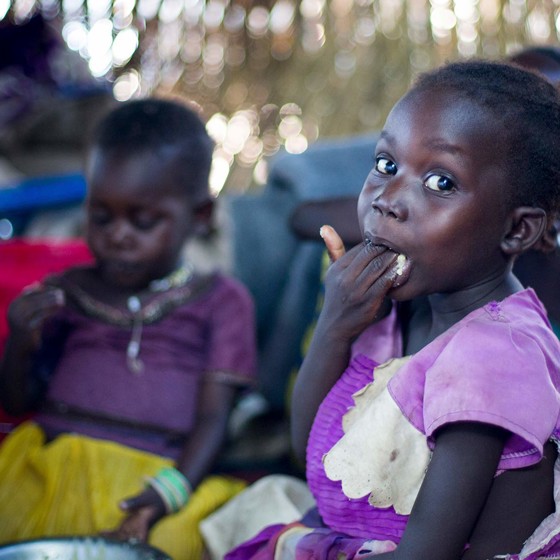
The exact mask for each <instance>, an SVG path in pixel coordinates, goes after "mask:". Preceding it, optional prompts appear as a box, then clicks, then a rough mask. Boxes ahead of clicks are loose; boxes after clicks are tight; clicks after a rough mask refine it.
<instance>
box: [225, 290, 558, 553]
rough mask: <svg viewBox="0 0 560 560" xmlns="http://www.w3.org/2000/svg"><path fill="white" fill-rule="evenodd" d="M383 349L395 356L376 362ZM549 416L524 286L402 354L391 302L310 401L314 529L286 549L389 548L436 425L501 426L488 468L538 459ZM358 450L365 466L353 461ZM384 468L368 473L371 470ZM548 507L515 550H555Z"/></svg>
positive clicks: (254, 544)
mask: <svg viewBox="0 0 560 560" xmlns="http://www.w3.org/2000/svg"><path fill="white" fill-rule="evenodd" d="M390 358H397V359H396V360H392V362H391V361H390V362H388V363H387V364H386V365H383V366H378V364H383V363H384V362H386V360H388V359H390ZM391 364H392V365H391ZM389 370H393V371H389ZM387 372H389V373H387ZM368 405H369V406H368ZM379 411H380V412H379ZM376 414H377V416H375V415H376ZM559 416H560V343H559V341H558V339H557V338H556V336H555V335H554V333H553V331H552V330H551V328H550V324H549V322H548V319H547V318H546V312H545V310H544V308H543V306H542V304H541V303H540V301H539V300H538V298H537V297H536V295H535V293H534V292H533V290H531V289H527V290H524V291H522V292H519V293H517V294H514V295H512V296H510V297H508V298H506V299H505V300H504V301H502V302H499V303H498V302H493V303H490V304H487V305H485V306H484V307H482V308H480V309H478V310H476V311H474V312H472V313H470V314H469V315H468V316H467V317H465V318H464V319H463V320H462V321H460V322H459V323H457V324H456V325H454V326H453V327H452V328H451V329H449V330H448V331H446V332H445V333H443V334H442V335H440V336H439V337H438V338H437V339H436V340H434V341H433V342H432V343H431V344H429V345H428V346H426V347H425V348H423V349H422V350H420V351H419V352H418V353H417V354H415V355H414V356H412V357H408V358H405V357H402V345H401V343H400V331H399V328H398V324H397V316H396V311H395V310H393V311H392V313H391V315H390V316H389V317H387V318H386V319H385V320H383V321H382V322H381V323H378V324H377V325H373V326H372V327H370V329H368V330H367V331H365V332H364V333H363V334H362V336H361V337H360V338H359V339H358V340H357V342H356V343H355V345H354V347H353V353H352V360H351V362H350V365H349V367H348V368H347V370H346V371H345V372H344V373H343V375H342V376H341V378H340V379H339V381H338V382H337V383H336V384H335V386H334V387H333V388H332V389H331V391H330V392H329V394H328V395H327V397H326V398H325V400H324V401H323V403H322V404H321V406H320V408H319V410H318V413H317V416H316V418H315V421H314V424H313V427H312V430H311V433H310V437H309V443H308V448H307V480H308V484H309V488H310V490H311V492H312V494H313V495H314V497H315V499H316V502H317V509H318V514H319V520H317V518H316V519H315V520H314V523H313V524H311V523H307V524H308V525H312V526H315V527H318V528H317V529H316V530H314V531H313V532H311V533H309V534H307V535H305V536H304V537H302V538H301V540H300V541H299V543H298V545H297V548H296V551H297V552H296V555H295V558H297V559H298V560H300V559H311V558H314V559H315V558H325V559H327V558H328V559H330V558H337V559H344V558H353V557H354V556H355V555H356V554H358V552H359V551H360V549H362V548H363V547H364V546H365V548H368V549H370V550H371V549H372V546H371V545H372V541H377V542H381V543H385V545H386V546H385V548H383V547H381V548H380V549H379V551H380V552H383V551H385V550H390V549H391V548H394V546H395V545H396V544H397V543H398V542H399V540H400V538H401V536H402V534H403V532H404V529H405V526H406V523H407V519H408V514H409V512H410V509H411V505H412V503H413V502H414V498H415V496H416V493H417V491H418V489H419V486H420V484H421V482H422V476H423V475H421V476H416V474H415V473H422V472H423V471H424V470H425V468H426V467H427V465H428V463H429V459H430V452H431V447H432V445H433V439H432V436H433V434H434V432H435V430H437V429H438V428H439V427H441V426H443V425H445V424H447V423H451V422H456V421H480V422H485V423H489V424H493V425H496V426H500V427H503V428H505V429H506V430H508V431H510V432H511V436H510V438H509V439H508V441H507V443H506V446H505V448H504V452H503V454H502V457H501V460H500V463H499V466H498V472H497V473H496V474H497V475H499V473H500V472H502V471H503V470H507V469H515V468H521V467H525V466H528V465H531V464H534V463H536V462H538V461H539V460H540V459H541V458H542V452H543V445H544V444H545V443H546V442H547V441H548V440H550V439H556V438H558V436H559V435H560V421H559ZM385 424H386V425H385ZM386 429H392V430H393V433H395V430H398V433H399V438H394V437H389V438H387V437H383V436H384V435H386V434H385V433H384V431H385V430H386ZM405 432H406V434H405V436H404V437H405V439H404V440H403V439H402V437H403V435H402V434H403V433H405ZM361 435H364V437H362V438H361V439H360V436H361ZM397 441H404V443H402V444H401V445H400V447H399V445H398V444H396V443H395V442H397ZM371 446H373V447H371ZM375 446H377V447H375ZM365 449H367V451H364V450H365ZM368 451H369V453H368ZM407 451H409V452H408V453H407ZM384 453H385V454H386V456H385V455H383V454H384ZM353 454H354V456H353ZM369 456H374V457H375V459H376V460H375V467H371V468H366V469H364V468H363V463H364V459H363V457H369ZM380 457H381V458H380ZM395 457H399V460H398V461H395V462H394V463H392V461H393V460H394V458H395ZM401 457H402V459H401ZM399 461H401V462H399ZM386 467H387V469H386V470H385V471H384V472H383V473H382V474H383V476H381V477H379V480H376V478H375V475H376V473H375V472H374V469H375V468H377V469H385V468H386ZM556 468H557V470H558V472H557V473H556V477H555V481H556V484H555V485H556V486H557V491H558V489H560V474H559V473H560V467H558V465H557V467H556ZM364 470H365V472H366V474H365V475H364ZM372 473H373V475H372ZM411 473H412V475H411ZM372 479H373V481H372ZM387 479H389V482H387ZM372 504H373V505H372ZM556 509H557V511H558V512H559V513H558V514H556V513H555V514H553V515H552V516H550V518H547V519H546V520H545V521H543V523H542V524H541V526H540V527H539V528H538V529H537V530H536V531H535V534H534V535H533V536H532V537H531V538H530V539H529V540H528V541H527V543H526V545H525V546H524V549H523V551H522V552H521V553H520V555H519V556H518V557H519V558H531V559H533V558H539V557H541V555H542V554H544V552H545V551H546V553H547V554H557V555H558V556H550V557H552V558H555V557H558V558H560V546H559V545H556V544H555V542H556V540H557V539H559V538H560V537H559V535H560V504H558V505H557V508H556ZM306 521H307V520H304V524H305V522H306ZM282 530H283V528H282V527H280V526H277V527H276V528H275V529H274V530H271V529H268V530H265V531H264V532H263V533H262V535H261V536H260V537H259V536H257V537H255V539H253V540H252V541H250V542H249V543H246V544H245V545H241V546H240V547H238V548H237V549H235V550H234V551H232V552H231V553H230V554H229V555H227V556H226V558H227V560H240V559H246V558H255V559H257V558H258V559H267V558H273V556H267V555H266V554H265V550H267V551H269V552H270V551H271V549H273V548H274V547H273V546H271V543H274V542H275V539H276V535H277V534H278V533H279V532H281V531H282ZM259 538H260V541H259ZM365 543H367V544H365ZM515 558H517V556H516V557H515ZM547 558H548V556H547Z"/></svg>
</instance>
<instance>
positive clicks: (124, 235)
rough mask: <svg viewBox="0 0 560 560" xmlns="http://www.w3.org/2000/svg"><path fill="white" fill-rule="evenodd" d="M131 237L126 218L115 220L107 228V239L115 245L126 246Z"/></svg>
mask: <svg viewBox="0 0 560 560" xmlns="http://www.w3.org/2000/svg"><path fill="white" fill-rule="evenodd" d="M131 239H132V228H131V226H130V224H129V223H128V221H127V220H115V221H114V223H113V224H112V227H111V228H110V230H109V240H110V242H111V243H112V244H113V245H115V246H126V245H128V244H130V241H131Z"/></svg>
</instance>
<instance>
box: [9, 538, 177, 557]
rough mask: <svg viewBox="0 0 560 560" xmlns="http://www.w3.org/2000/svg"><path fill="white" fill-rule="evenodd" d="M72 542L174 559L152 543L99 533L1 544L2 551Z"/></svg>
mask: <svg viewBox="0 0 560 560" xmlns="http://www.w3.org/2000/svg"><path fill="white" fill-rule="evenodd" d="M72 542H84V543H85V542H94V543H95V542H103V543H106V544H108V545H111V546H116V547H130V548H132V549H136V550H138V551H139V552H146V553H149V554H150V555H151V556H150V557H151V558H153V560H172V558H171V556H169V555H168V554H166V553H165V552H163V551H162V550H160V549H159V548H156V547H154V546H152V545H150V544H147V543H144V542H141V541H139V540H136V539H129V540H127V541H121V540H118V539H112V538H109V537H102V536H99V535H61V536H57V537H37V538H34V539H25V540H19V541H12V542H9V543H4V544H2V545H0V552H1V551H6V550H8V549H10V548H14V549H19V548H23V547H24V546H25V545H27V544H39V543H44V544H49V543H58V544H70V543H72Z"/></svg>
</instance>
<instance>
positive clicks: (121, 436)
mask: <svg viewBox="0 0 560 560" xmlns="http://www.w3.org/2000/svg"><path fill="white" fill-rule="evenodd" d="M174 290H181V288H177V289H171V290H169V291H168V292H166V293H164V294H159V295H157V296H155V298H156V299H157V298H160V299H161V302H160V303H161V309H165V313H162V316H161V317H160V318H158V319H157V320H155V321H153V322H150V323H148V324H144V325H143V327H142V337H141V346H140V358H141V359H142V361H143V363H144V370H143V371H142V372H141V373H138V374H137V373H134V372H132V371H131V370H130V369H129V367H128V366H127V360H126V350H127V345H128V344H129V341H130V339H131V328H130V327H122V326H118V325H114V324H109V323H107V322H103V321H101V320H99V319H97V318H93V317H91V316H89V315H87V314H84V313H83V312H80V310H79V309H75V308H72V307H70V306H66V307H65V308H63V310H62V311H61V312H60V313H59V314H58V315H57V316H56V317H55V318H54V319H53V321H52V323H51V324H50V325H49V326H48V332H49V335H48V340H49V341H50V342H49V344H48V346H49V347H50V348H53V347H54V346H59V345H60V344H64V351H63V352H62V353H61V354H60V357H59V359H58V361H57V363H56V367H55V369H54V371H53V373H52V378H51V379H50V380H49V385H48V392H47V400H46V406H45V409H44V411H43V412H41V413H39V414H38V416H37V417H36V421H37V422H38V423H39V424H40V425H41V426H43V428H44V429H45V431H46V433H47V434H48V435H49V436H50V437H51V438H52V437H55V436H56V435H57V434H59V433H62V432H77V433H81V434H83V435H87V436H90V437H95V438H102V439H109V440H112V441H115V442H118V443H121V444H124V445H127V446H130V447H134V448H137V449H141V450H145V451H149V452H152V453H155V454H157V455H160V456H165V457H170V458H172V459H175V460H176V459H177V458H178V455H179V453H180V451H181V449H182V446H183V444H184V441H185V439H186V437H187V436H188V434H189V432H190V431H191V429H192V427H193V424H194V421H195V413H196V403H197V402H198V395H199V390H200V387H201V383H202V381H203V380H204V379H208V378H217V379H218V380H220V381H223V382H226V383H233V384H238V385H249V384H251V383H252V382H253V381H254V377H255V374H256V365H255V362H256V345H255V330H254V309H253V303H252V300H251V298H250V296H249V293H248V291H247V290H246V289H245V288H244V287H243V286H242V285H241V284H240V283H239V282H237V281H236V280H234V279H231V278H228V277H225V276H222V275H216V276H214V277H213V279H212V280H211V283H210V286H209V287H208V288H207V289H205V290H201V291H199V292H198V293H197V294H194V295H193V296H192V297H187V298H183V299H185V301H184V302H182V303H181V304H180V305H178V306H171V308H170V306H169V304H168V302H169V298H170V297H171V298H172V297H173V291H174ZM152 301H153V300H152ZM181 301H182V300H181ZM155 303H156V304H157V303H158V302H157V301H156V302H155ZM156 307H157V306H156Z"/></svg>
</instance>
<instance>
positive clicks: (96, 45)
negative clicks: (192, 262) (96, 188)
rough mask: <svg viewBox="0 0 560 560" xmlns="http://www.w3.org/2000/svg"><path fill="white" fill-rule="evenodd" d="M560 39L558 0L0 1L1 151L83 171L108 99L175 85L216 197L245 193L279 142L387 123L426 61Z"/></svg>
mask: <svg viewBox="0 0 560 560" xmlns="http://www.w3.org/2000/svg"><path fill="white" fill-rule="evenodd" d="M559 34H560V0H300V1H299V2H297V1H295V0H276V1H275V0H257V1H252V0H42V1H39V0H0V155H2V154H3V155H5V156H8V161H9V162H10V163H12V164H14V165H15V170H14V169H12V170H11V171H12V173H16V172H17V171H18V170H20V171H23V172H24V173H25V174H27V175H33V174H34V172H35V171H36V172H37V173H41V174H46V173H47V174H48V172H49V171H53V172H58V171H68V170H71V169H70V168H72V166H75V165H76V164H75V161H74V160H73V159H70V160H68V155H67V154H68V152H71V151H72V150H76V149H77V148H79V147H80V142H81V141H82V140H83V136H84V135H85V132H86V130H87V126H86V125H87V124H88V123H89V121H91V120H93V119H94V117H95V114H96V111H101V110H103V108H104V104H105V103H109V102H111V101H113V99H116V100H126V99H130V98H134V97H137V96H144V95H148V94H155V93H157V94H164V95H177V96H181V97H186V98H188V99H191V100H193V101H194V102H196V103H197V104H199V105H200V107H201V108H202V110H203V113H204V116H205V118H206V119H207V121H208V129H209V131H210V133H211V135H212V136H213V138H214V139H215V140H216V152H215V161H214V168H213V173H212V181H211V182H212V185H211V186H212V190H213V192H214V193H215V194H216V195H217V194H219V193H220V192H221V191H222V190H224V189H225V190H229V191H230V192H232V191H235V192H244V191H247V190H250V189H252V188H254V187H255V186H258V185H262V184H263V183H264V182H265V181H266V177H267V162H268V161H269V160H270V157H271V156H273V155H275V154H276V153H277V152H278V151H279V150H285V151H287V152H288V153H291V154H298V153H302V152H304V151H305V150H306V149H307V148H308V147H309V146H310V145H311V144H312V143H313V142H315V141H316V140H317V139H318V138H327V137H334V136H337V137H338V136H344V135H350V134H355V133H361V132H366V131H372V130H376V129H378V128H380V127H381V125H382V123H383V121H384V118H385V116H386V114H387V111H388V109H389V108H390V107H391V106H392V104H393V103H394V101H395V100H396V99H397V98H398V97H399V96H400V95H401V94H402V93H403V92H404V91H405V90H406V88H407V86H408V85H409V83H410V80H411V78H412V77H413V76H414V75H415V74H416V73H417V72H419V71H423V70H426V69H428V68H431V67H433V66H435V65H438V64H440V63H443V62H445V61H446V60H451V59H456V58H461V57H472V56H484V57H490V58H496V57H501V56H503V55H505V54H508V53H510V52H512V51H515V50H516V49H519V48H521V47H522V46H527V45H532V44H557V43H558V38H559ZM57 143H58V144H57ZM39 144H41V145H42V147H43V148H44V150H43V152H42V154H43V155H41V153H39V151H38V150H37V151H36V153H35V156H34V158H33V160H30V159H29V158H27V159H26V157H25V154H26V153H28V152H29V149H30V148H33V147H37V146H38V145H39ZM64 144H66V146H67V151H66V152H62V155H61V150H58V151H56V153H55V150H54V149H52V147H53V145H58V146H61V145H64ZM65 157H66V160H65ZM5 180H7V181H11V180H13V177H12V176H9V174H8V175H5Z"/></svg>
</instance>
